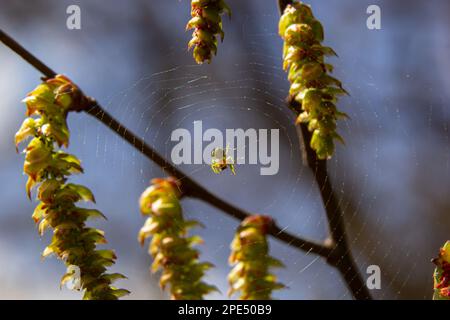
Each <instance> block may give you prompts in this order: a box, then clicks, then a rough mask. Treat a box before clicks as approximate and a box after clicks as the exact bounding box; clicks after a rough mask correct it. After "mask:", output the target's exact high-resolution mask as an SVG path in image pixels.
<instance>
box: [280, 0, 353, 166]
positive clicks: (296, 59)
mask: <svg viewBox="0 0 450 320" xmlns="http://www.w3.org/2000/svg"><path fill="white" fill-rule="evenodd" d="M279 33H280V36H281V37H282V38H283V39H284V48H283V59H284V62H283V68H284V69H285V70H287V69H288V68H289V75H288V79H289V81H290V82H291V87H290V90H289V94H290V96H291V97H292V98H293V99H295V100H296V101H297V102H298V103H299V104H300V105H301V110H296V111H297V112H298V113H299V115H298V118H297V123H300V122H302V123H307V124H308V129H309V131H311V132H312V138H311V141H310V145H311V148H312V149H314V150H315V152H316V154H317V157H318V158H319V159H328V158H330V157H331V156H332V155H333V152H334V139H337V140H339V141H341V142H343V140H342V138H341V137H340V136H339V135H338V134H337V132H336V120H337V119H339V118H341V117H345V116H346V115H345V113H342V112H339V111H338V110H337V107H336V101H337V97H338V96H339V95H343V94H346V91H345V90H344V89H343V88H342V84H341V82H340V81H339V80H337V79H335V78H333V77H331V76H330V75H329V73H331V72H332V71H333V66H332V65H330V64H327V63H325V59H324V57H325V56H328V55H336V54H335V52H334V51H333V49H331V48H329V47H325V46H322V45H321V42H322V41H323V38H324V34H323V28H322V25H321V24H320V22H319V21H318V20H316V18H315V17H314V15H313V13H312V11H311V8H310V7H309V6H308V5H306V4H304V3H302V2H295V3H294V4H292V5H288V6H287V7H286V9H285V11H284V13H283V15H282V16H281V18H280V23H279Z"/></svg>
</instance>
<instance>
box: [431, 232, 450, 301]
mask: <svg viewBox="0 0 450 320" xmlns="http://www.w3.org/2000/svg"><path fill="white" fill-rule="evenodd" d="M433 262H434V264H435V265H436V269H435V270H434V275H433V279H434V295H433V299H435V300H449V299H450V241H447V242H446V243H445V245H444V246H443V247H442V248H441V250H440V251H439V256H438V257H437V258H436V259H433Z"/></svg>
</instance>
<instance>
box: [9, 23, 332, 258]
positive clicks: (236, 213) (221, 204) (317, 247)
mask: <svg viewBox="0 0 450 320" xmlns="http://www.w3.org/2000/svg"><path fill="white" fill-rule="evenodd" d="M0 41H1V42H3V43H4V44H5V45H6V46H7V47H9V48H10V49H12V50H13V51H14V52H15V53H17V54H18V55H19V56H21V57H22V58H23V59H24V60H25V61H27V62H28V63H29V64H30V65H32V66H33V67H34V68H36V69H37V70H39V71H40V72H41V73H42V74H44V75H45V76H46V77H48V78H53V77H54V76H55V75H56V72H54V71H53V70H52V69H50V68H49V67H48V66H47V65H45V64H44V63H43V62H42V61H40V60H39V59H37V58H36V57H35V56H34V55H33V54H31V53H30V52H29V51H28V50H26V49H25V48H24V47H22V46H21V45H20V44H19V43H17V42H16V41H15V40H14V39H13V38H11V37H10V36H8V35H7V34H6V33H5V32H3V31H2V30H0ZM91 101H92V103H91V105H90V107H89V108H87V109H85V110H84V111H85V112H87V113H88V114H89V115H91V116H93V117H95V118H96V119H97V120H99V121H100V122H102V123H103V124H105V125H106V126H107V127H108V128H110V129H111V130H113V131H114V132H115V133H116V134H118V135H119V136H120V137H121V138H123V139H125V140H126V141H127V142H129V143H130V144H131V145H132V146H133V147H134V148H135V149H137V150H138V151H139V152H140V153H142V154H143V155H145V156H146V157H147V158H149V159H150V160H152V161H153V162H155V163H156V164H157V165H158V166H159V167H161V168H162V169H163V170H164V171H165V172H167V173H168V174H170V175H172V176H174V177H176V178H177V179H180V180H182V186H183V194H184V195H185V196H190V197H193V198H197V199H200V200H203V201H205V202H206V203H209V204H210V205H212V206H214V207H216V208H217V209H219V210H221V211H222V212H224V213H225V214H227V215H229V216H231V217H233V218H236V219H238V220H244V219H245V218H247V217H248V216H250V215H251V213H248V212H246V211H244V210H242V209H240V208H238V207H235V206H234V205H232V204H230V203H228V202H227V201H225V200H223V199H221V198H219V197H218V196H216V195H214V194H213V193H211V192H209V191H208V190H207V189H205V188H204V187H203V186H201V185H200V184H198V183H197V182H196V181H194V180H193V179H192V178H190V177H189V176H186V175H185V174H184V173H183V172H182V171H180V170H179V169H177V168H176V167H174V166H173V165H172V164H171V163H170V162H169V161H167V160H166V159H165V158H164V157H162V156H161V155H160V154H159V153H158V152H157V151H156V150H155V149H153V148H152V147H151V146H150V145H148V144H147V143H146V142H145V141H144V140H143V139H142V138H139V137H138V136H136V135H135V134H133V133H132V132H131V131H130V130H129V129H127V128H126V127H125V126H124V125H122V124H121V123H120V122H118V121H117V120H116V119H115V118H113V117H112V116H111V115H110V114H109V113H108V112H106V111H105V110H104V109H103V108H102V107H101V106H100V105H99V104H98V103H97V102H95V100H93V99H91ZM269 233H270V235H272V236H273V237H274V238H276V239H278V240H280V241H282V242H284V243H286V244H287V245H289V246H291V247H294V248H296V249H300V250H302V251H305V252H311V253H315V254H318V255H320V256H322V257H325V258H328V257H329V256H330V255H331V253H332V251H333V248H332V247H331V246H329V245H328V244H327V243H323V244H322V243H316V242H313V241H310V240H306V239H302V238H300V237H297V236H295V235H292V234H291V233H289V232H286V231H284V230H283V229H282V228H280V227H279V226H278V225H277V224H276V223H275V222H274V223H273V226H272V228H271V230H270V232H269Z"/></svg>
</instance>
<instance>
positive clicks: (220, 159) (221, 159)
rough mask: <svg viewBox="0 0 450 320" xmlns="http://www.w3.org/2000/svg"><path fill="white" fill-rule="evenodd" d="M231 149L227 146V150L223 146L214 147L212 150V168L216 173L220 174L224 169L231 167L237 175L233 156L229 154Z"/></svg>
mask: <svg viewBox="0 0 450 320" xmlns="http://www.w3.org/2000/svg"><path fill="white" fill-rule="evenodd" d="M229 150H230V149H229V146H227V147H226V149H225V150H223V148H214V149H213V151H211V169H212V171H213V172H214V173H216V174H219V173H221V172H222V171H223V170H225V169H227V168H230V170H231V172H232V173H233V174H234V175H236V171H235V169H234V160H233V157H231V156H229V155H228V152H229Z"/></svg>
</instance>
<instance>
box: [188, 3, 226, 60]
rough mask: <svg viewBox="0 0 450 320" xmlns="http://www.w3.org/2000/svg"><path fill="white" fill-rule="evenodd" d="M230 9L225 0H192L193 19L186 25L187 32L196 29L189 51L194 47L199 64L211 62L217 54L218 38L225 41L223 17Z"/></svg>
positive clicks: (194, 54) (195, 57)
mask: <svg viewBox="0 0 450 320" xmlns="http://www.w3.org/2000/svg"><path fill="white" fill-rule="evenodd" d="M224 12H227V13H228V15H229V16H231V11H230V8H229V7H228V6H227V4H226V3H225V1H224V0H192V1H191V16H192V19H191V20H189V22H188V23H187V25H186V30H190V29H194V32H193V34H192V39H191V41H189V44H188V47H189V49H190V48H192V47H194V53H193V56H194V59H195V61H196V62H197V63H199V64H200V63H203V62H205V61H207V62H208V63H210V62H211V59H212V56H213V54H214V55H215V54H216V53H217V36H220V39H221V41H223V37H224V32H223V29H222V18H221V15H222V14H223V13H224Z"/></svg>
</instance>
